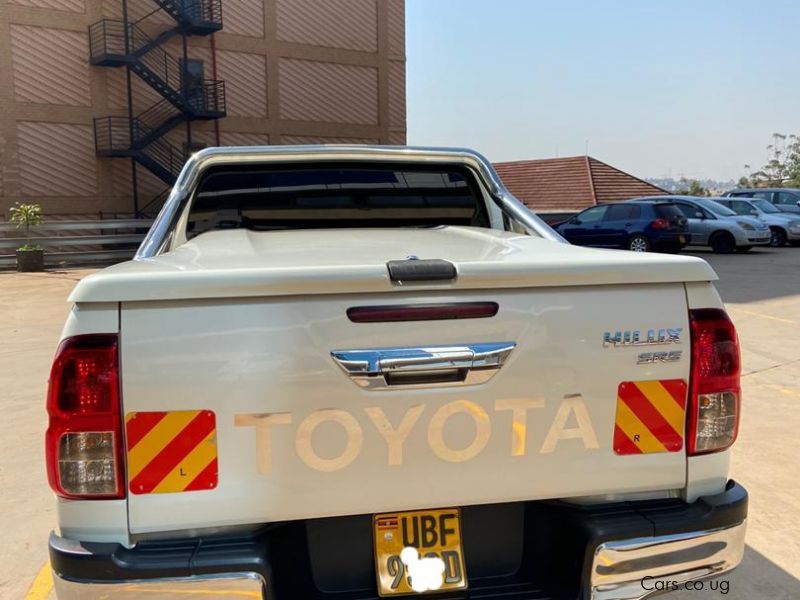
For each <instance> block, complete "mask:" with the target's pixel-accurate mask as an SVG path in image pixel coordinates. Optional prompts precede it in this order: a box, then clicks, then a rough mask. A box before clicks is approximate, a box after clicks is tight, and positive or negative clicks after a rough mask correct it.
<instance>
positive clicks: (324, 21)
mask: <svg viewBox="0 0 800 600" xmlns="http://www.w3.org/2000/svg"><path fill="white" fill-rule="evenodd" d="M156 9H158V5H157V4H156V2H154V1H152V0H128V10H129V18H130V20H131V21H133V20H137V19H141V18H143V17H144V19H143V20H142V21H141V22H140V23H139V25H140V26H141V27H142V29H144V30H145V31H147V32H148V33H149V34H150V35H151V36H154V35H157V34H158V33H159V32H160V31H163V30H165V29H167V28H170V27H174V26H175V22H174V21H171V18H170V17H169V15H167V14H165V13H164V12H163V11H157V12H154V13H153V12H152V11H154V10H156ZM150 13H152V14H150ZM222 14H223V29H222V30H221V31H219V32H218V33H216V34H214V36H213V39H212V37H211V36H206V37H190V38H189V39H188V56H189V58H194V59H200V60H202V61H203V63H204V76H205V77H206V78H213V79H222V80H224V81H225V87H226V98H227V116H226V117H224V118H222V119H220V120H219V121H194V122H192V123H191V125H189V126H188V127H190V128H191V139H192V142H193V144H195V145H197V144H199V145H217V144H220V145H252V144H304V143H381V144H404V143H405V139H406V116H405V31H404V21H405V15H404V4H403V0H223V2H222ZM121 15H122V0H0V219H2V218H3V217H5V218H7V217H8V208H9V207H10V206H12V205H13V203H14V202H16V201H35V202H39V203H40V204H41V205H42V206H43V208H44V210H45V212H46V213H50V214H61V215H65V214H73V215H77V214H97V213H99V212H103V213H120V214H122V213H130V212H131V210H132V206H133V201H132V169H131V160H130V159H126V158H98V157H96V156H95V146H94V130H93V119H94V118H95V117H103V116H109V115H112V116H126V115H127V84H126V74H125V69H124V68H122V67H117V68H112V67H100V66H91V65H90V64H89V60H88V56H89V47H88V45H89V38H88V32H87V30H88V27H89V25H91V24H92V23H95V22H97V21H99V20H101V19H103V18H112V19H118V18H120V17H121ZM148 15H149V16H148ZM164 48H165V50H167V52H169V53H170V54H172V55H174V56H176V57H181V56H182V54H183V48H182V42H181V38H180V37H176V38H173V39H171V40H170V41H169V42H167V43H166V44H165V45H164ZM132 87H133V98H134V102H133V110H134V113H135V114H137V113H139V112H141V111H142V110H144V109H145V108H147V107H148V106H150V105H152V104H154V103H155V102H157V101H158V100H159V99H160V96H159V95H158V94H157V93H156V92H155V91H154V90H153V89H152V88H151V87H149V86H148V85H147V84H146V83H144V82H143V81H142V80H141V79H139V78H138V77H137V76H136V75H132ZM188 136H189V131H188V130H187V126H186V125H184V124H182V125H179V126H178V127H176V128H175V129H173V130H172V131H170V132H169V133H168V134H167V136H166V139H167V140H168V141H169V142H171V143H172V144H174V145H176V146H184V145H185V144H186V142H187V139H188ZM136 171H137V184H138V190H139V204H140V206H141V205H144V204H146V203H147V202H148V201H149V200H151V199H152V198H153V197H155V196H157V195H158V194H159V193H161V192H162V191H163V190H164V189H165V188H166V187H167V185H166V184H165V183H164V182H163V181H161V180H159V179H158V178H157V177H155V176H154V175H152V174H151V173H150V172H149V171H148V170H147V169H146V168H144V167H142V166H141V165H139V166H137V168H136Z"/></svg>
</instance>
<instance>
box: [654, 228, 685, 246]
mask: <svg viewBox="0 0 800 600" xmlns="http://www.w3.org/2000/svg"><path fill="white" fill-rule="evenodd" d="M650 241H651V243H652V244H653V247H654V248H670V249H671V248H684V247H685V246H688V245H689V244H690V243H691V241H692V236H691V235H690V234H689V233H687V232H672V231H667V232H659V233H657V234H652V235H651V236H650Z"/></svg>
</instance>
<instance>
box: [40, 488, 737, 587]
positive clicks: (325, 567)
mask: <svg viewBox="0 0 800 600" xmlns="http://www.w3.org/2000/svg"><path fill="white" fill-rule="evenodd" d="M462 515H463V517H462V518H463V525H462V527H463V539H464V553H465V559H466V566H467V573H468V577H469V578H470V587H469V590H467V591H465V592H459V593H455V594H447V595H446V598H448V599H449V600H455V599H459V600H461V599H464V600H466V599H469V598H473V597H480V598H482V599H490V598H504V599H506V600H517V599H518V598H536V599H537V600H544V599H547V598H552V599H556V598H570V599H574V598H576V597H582V598H584V599H590V598H591V599H593V600H611V599H617V598H619V599H626V600H631V599H634V598H637V599H638V598H644V597H646V596H648V595H649V594H651V593H653V592H655V591H660V590H664V589H680V588H676V587H675V586H676V585H681V584H683V583H684V582H687V581H694V580H698V579H704V578H706V577H712V576H717V575H720V574H722V573H725V572H726V571H729V570H731V569H733V568H734V567H736V565H738V564H739V562H740V561H741V558H742V554H743V551H744V531H745V521H746V516H747V492H746V491H745V490H744V488H742V487H741V486H739V485H738V484H736V483H734V482H732V481H731V482H729V484H728V486H727V488H726V490H725V491H724V492H722V493H720V494H717V495H715V496H709V497H704V498H700V499H698V500H697V501H696V502H694V503H692V504H686V503H683V502H678V501H671V500H667V501H644V502H626V503H617V504H613V505H603V506H575V505H571V504H566V503H563V502H552V503H544V502H528V503H512V504H507V505H491V506H483V507H464V509H463V510H462ZM371 537H372V531H371V517H370V516H369V515H362V516H357V517H342V518H338V519H317V520H309V521H305V522H293V523H287V524H284V525H282V526H279V527H275V528H274V529H269V530H262V531H260V532H256V533H253V534H252V535H248V536H237V537H230V536H229V537H220V536H209V537H206V538H202V539H201V538H192V539H185V540H172V541H160V542H147V543H144V542H143V543H141V544H139V545H138V546H137V547H135V548H132V549H126V548H123V547H121V546H119V545H117V544H99V543H80V542H75V541H71V540H66V539H64V538H60V537H58V536H55V535H51V538H50V560H51V564H52V566H53V571H54V579H55V589H56V596H57V598H58V599H59V600H72V599H77V598H80V599H81V600H87V599H88V600H93V599H98V600H99V599H100V598H108V597H113V598H121V599H123V600H127V599H129V598H130V599H133V598H140V597H148V598H150V597H154V596H157V597H164V598H170V597H176V598H177V597H180V598H182V599H187V598H203V599H204V600H207V599H208V598H236V597H248V598H264V599H266V600H285V599H287V598H312V599H314V600H335V599H345V598H346V599H347V600H368V599H369V600H373V599H375V598H377V593H376V590H375V579H374V562H373V559H372V539H371ZM332 549H333V550H334V551H333V552H332V551H331V550H332ZM664 586H670V587H664ZM443 598H444V597H443Z"/></svg>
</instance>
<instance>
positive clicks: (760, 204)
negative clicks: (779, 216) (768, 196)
mask: <svg viewBox="0 0 800 600" xmlns="http://www.w3.org/2000/svg"><path fill="white" fill-rule="evenodd" d="M750 203H751V204H752V205H753V206H755V207H756V208H758V209H759V210H760V211H761V212H765V213H779V212H781V211H780V210H779V209H777V208H775V205H774V204H772V202H769V201H767V200H751V201H750Z"/></svg>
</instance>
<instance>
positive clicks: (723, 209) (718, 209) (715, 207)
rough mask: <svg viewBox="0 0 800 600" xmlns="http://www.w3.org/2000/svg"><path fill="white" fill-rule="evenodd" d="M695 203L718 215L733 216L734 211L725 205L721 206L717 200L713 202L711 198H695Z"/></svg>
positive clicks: (734, 214)
mask: <svg viewBox="0 0 800 600" xmlns="http://www.w3.org/2000/svg"><path fill="white" fill-rule="evenodd" d="M695 202H697V204H699V205H700V206H702V207H703V208H705V209H706V210H708V211H710V212H712V213H714V214H715V215H717V216H718V217H735V216H736V213H735V212H733V211H732V210H731V209H730V208H728V207H727V206H722V204H720V203H719V202H714V201H713V200H705V199H698V200H695Z"/></svg>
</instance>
